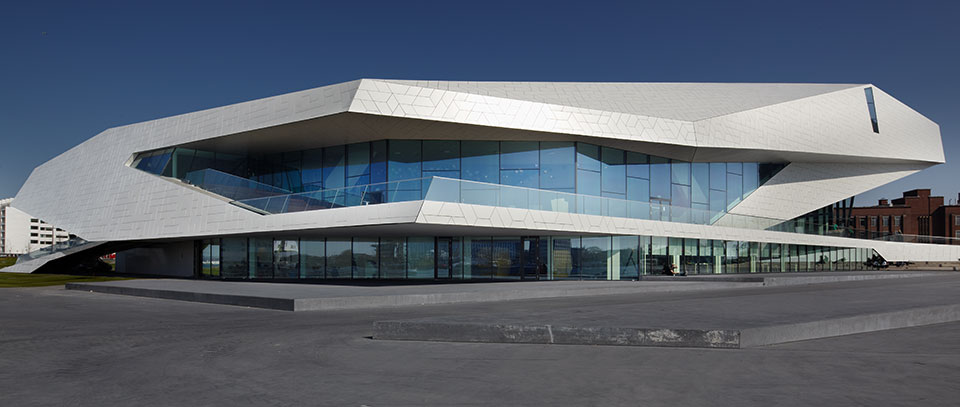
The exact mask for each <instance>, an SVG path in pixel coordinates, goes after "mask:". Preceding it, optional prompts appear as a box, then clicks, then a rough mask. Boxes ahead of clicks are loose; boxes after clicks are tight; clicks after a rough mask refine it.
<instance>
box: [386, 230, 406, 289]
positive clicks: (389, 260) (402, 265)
mask: <svg viewBox="0 0 960 407" xmlns="http://www.w3.org/2000/svg"><path fill="white" fill-rule="evenodd" d="M379 249H380V250H379V252H380V277H381V278H390V279H402V278H406V277H407V239H406V238H402V237H393V238H388V237H383V238H380V247H379Z"/></svg>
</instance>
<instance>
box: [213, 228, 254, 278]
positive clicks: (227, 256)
mask: <svg viewBox="0 0 960 407" xmlns="http://www.w3.org/2000/svg"><path fill="white" fill-rule="evenodd" d="M221 242H222V247H221V248H220V256H221V262H222V264H221V266H222V268H221V273H222V275H223V278H231V279H232V278H247V277H249V266H248V265H247V238H245V237H225V238H223V239H221Z"/></svg>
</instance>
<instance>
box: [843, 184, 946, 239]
mask: <svg viewBox="0 0 960 407" xmlns="http://www.w3.org/2000/svg"><path fill="white" fill-rule="evenodd" d="M850 215H851V220H852V222H851V223H850V227H851V229H852V230H853V232H854V234H855V235H856V237H859V238H866V239H874V238H879V237H884V236H889V235H897V234H902V235H908V236H913V235H916V236H930V237H948V238H960V205H944V200H943V197H942V196H930V190H929V189H914V190H910V191H906V192H904V193H903V196H902V197H900V198H897V199H894V200H892V201H890V200H887V199H880V200H879V201H878V202H877V205H875V206H866V207H855V208H852V209H851V211H850Z"/></svg>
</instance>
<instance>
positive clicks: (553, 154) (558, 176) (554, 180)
mask: <svg viewBox="0 0 960 407" xmlns="http://www.w3.org/2000/svg"><path fill="white" fill-rule="evenodd" d="M575 155H576V150H575V149H574V144H573V143H572V142H564V141H557V142H552V141H544V142H542V143H540V188H542V189H548V190H551V191H560V192H569V193H574V192H576V183H575V181H574V179H575V178H576V167H575V165H574V160H575Z"/></svg>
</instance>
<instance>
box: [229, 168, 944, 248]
mask: <svg viewBox="0 0 960 407" xmlns="http://www.w3.org/2000/svg"><path fill="white" fill-rule="evenodd" d="M421 191H423V192H422V193H421ZM420 200H425V201H437V202H453V203H464V204H471V205H485V206H498V207H505V208H519V209H532V210H540V211H550V212H561V213H576V214H586V215H598V216H611V217H620V218H632V219H649V220H658V221H667V222H678V223H690V224H697V225H713V226H725V227H732V228H740V229H755V230H770V231H778V232H788V233H800V234H814V235H823V236H836V237H849V238H857V237H858V235H857V234H856V233H854V231H853V230H852V229H849V228H845V227H840V226H838V225H835V224H819V223H816V222H812V221H810V220H808V219H794V220H789V221H783V220H782V219H774V218H765V217H760V216H748V215H739V214H733V213H727V212H721V211H710V210H703V209H694V208H688V207H683V206H673V205H670V204H669V203H668V202H658V201H650V202H640V201H631V200H626V199H619V198H612V197H601V196H592V195H583V194H574V193H570V192H558V191H548V190H543V189H534V188H525V187H516V186H510V185H500V184H490V183H485V182H477V181H468V180H461V179H453V178H444V177H427V178H415V179H408V180H402V181H391V182H383V183H378V184H369V185H358V186H353V187H345V188H334V189H325V190H322V191H313V192H302V193H296V194H286V195H275V196H268V197H261V198H253V199H243V200H237V201H233V202H231V203H233V204H234V205H237V206H240V207H243V208H246V209H249V210H252V211H255V212H258V213H262V214H267V215H268V214H279V213H290V212H301V211H312V210H318V209H330V208H345V207H351V206H362V205H374V204H381V203H392V202H407V201H420ZM897 239H900V240H897ZM883 240H890V241H903V242H917V243H939V244H960V239H950V238H936V237H932V236H913V237H911V236H906V235H891V236H887V237H886V238H884V239H883Z"/></svg>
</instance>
